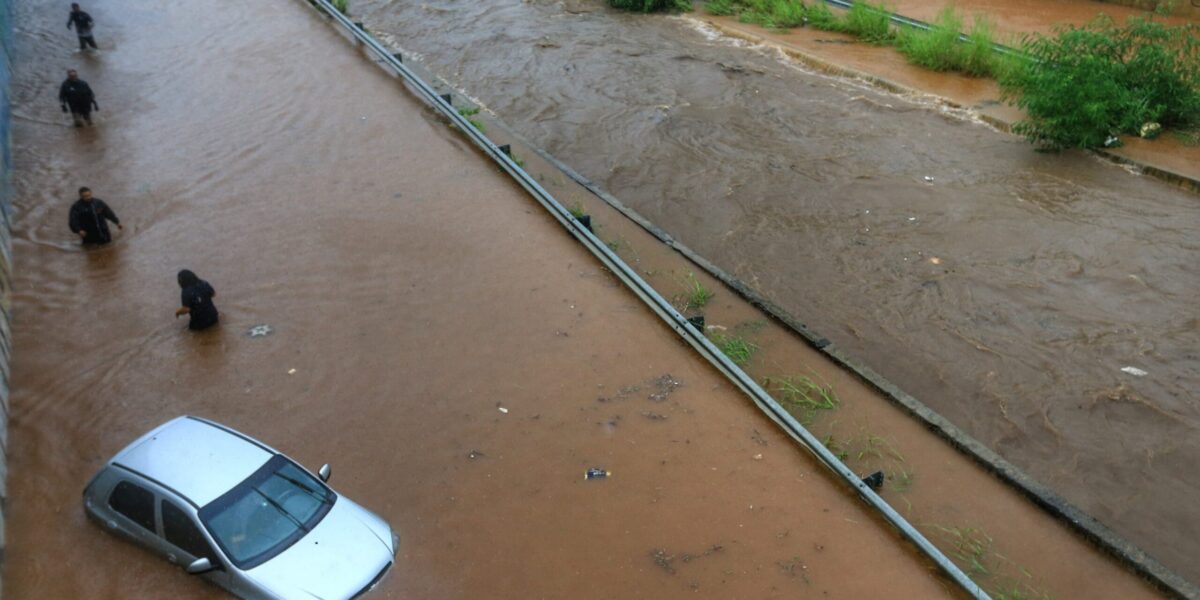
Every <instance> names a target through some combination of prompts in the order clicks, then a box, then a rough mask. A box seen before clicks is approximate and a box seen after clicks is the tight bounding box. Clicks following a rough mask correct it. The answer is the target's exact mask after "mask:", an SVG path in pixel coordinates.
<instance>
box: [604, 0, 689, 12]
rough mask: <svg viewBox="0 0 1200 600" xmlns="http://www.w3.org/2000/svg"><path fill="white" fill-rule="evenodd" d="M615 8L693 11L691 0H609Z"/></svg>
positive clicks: (634, 10) (641, 10)
mask: <svg viewBox="0 0 1200 600" xmlns="http://www.w3.org/2000/svg"><path fill="white" fill-rule="evenodd" d="M608 5H609V6H611V7H613V8H619V9H621V10H627V11H630V12H640V13H652V12H691V10H692V3H691V0H608Z"/></svg>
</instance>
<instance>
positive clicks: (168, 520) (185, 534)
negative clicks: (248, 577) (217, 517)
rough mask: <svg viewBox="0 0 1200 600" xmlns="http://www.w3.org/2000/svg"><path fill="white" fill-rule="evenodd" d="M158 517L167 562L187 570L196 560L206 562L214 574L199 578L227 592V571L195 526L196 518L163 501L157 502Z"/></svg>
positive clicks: (206, 539)
mask: <svg viewBox="0 0 1200 600" xmlns="http://www.w3.org/2000/svg"><path fill="white" fill-rule="evenodd" d="M159 516H160V519H161V521H162V538H163V542H164V544H165V546H164V547H165V549H166V555H167V560H169V561H171V562H172V563H174V564H177V565H179V566H180V567H183V568H184V569H186V568H187V566H188V565H190V564H192V562H193V561H195V560H196V559H198V558H207V559H208V560H209V561H210V562H212V566H213V570H212V571H209V572H208V573H205V574H203V575H202V577H204V578H205V579H207V580H209V581H211V582H213V583H215V584H217V585H219V586H221V587H223V588H226V589H228V588H229V569H228V567H227V566H226V563H225V561H224V559H223V558H222V557H221V556H220V555H219V554H218V553H217V552H216V551H215V550H214V549H213V545H212V542H210V541H209V539H208V537H207V536H205V535H204V532H203V531H202V530H201V529H200V526H199V525H198V524H197V523H196V516H195V514H194V513H193V512H192V511H188V510H185V509H183V508H181V506H180V505H179V504H177V503H175V502H174V501H172V500H170V499H166V498H164V499H162V500H161V501H160V502H159Z"/></svg>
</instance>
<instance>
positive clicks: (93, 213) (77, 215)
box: [67, 187, 124, 244]
mask: <svg viewBox="0 0 1200 600" xmlns="http://www.w3.org/2000/svg"><path fill="white" fill-rule="evenodd" d="M109 221H112V222H113V224H114V225H116V226H117V229H124V227H123V226H122V225H121V220H120V219H118V218H117V213H114V212H113V210H112V209H111V208H109V207H108V204H105V202H104V201H103V200H101V199H99V198H93V197H92V190H91V189H90V188H86V187H81V188H79V199H78V200H76V201H75V203H74V204H72V205H71V214H70V218H69V220H68V222H67V226H68V227H70V228H71V232H72V233H74V234H75V235H77V236H79V237H80V238H82V239H83V243H85V244H107V243H109V242H111V241H112V233H110V232H109V231H108V222H109Z"/></svg>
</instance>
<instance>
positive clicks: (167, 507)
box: [83, 417, 399, 600]
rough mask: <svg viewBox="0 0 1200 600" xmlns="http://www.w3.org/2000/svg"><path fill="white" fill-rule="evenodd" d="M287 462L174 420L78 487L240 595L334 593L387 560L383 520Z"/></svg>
mask: <svg viewBox="0 0 1200 600" xmlns="http://www.w3.org/2000/svg"><path fill="white" fill-rule="evenodd" d="M329 473H330V470H329V465H325V466H323V467H321V469H320V470H319V471H318V476H316V477H314V476H313V475H312V474H310V473H309V472H308V471H307V470H305V469H304V468H303V467H301V466H300V465H298V464H296V463H295V462H293V461H292V460H291V459H290V458H288V457H286V456H284V455H283V454H280V453H279V452H276V451H275V450H273V449H271V448H270V447H268V446H266V445H264V444H262V443H261V442H259V441H257V440H255V439H253V438H251V437H249V436H247V435H244V434H241V433H238V432H237V431H234V430H232V429H230V428H228V427H225V426H223V425H219V424H217V423H213V422H212V421H207V420H204V419H199V418H196V417H179V418H177V419H174V420H172V421H169V422H167V423H165V424H163V425H160V426H159V427H158V428H156V429H155V430H153V431H151V432H150V433H147V434H146V435H144V436H142V437H141V438H140V439H138V440H137V441H135V442H133V443H132V444H130V445H129V446H128V447H126V448H125V449H124V450H122V451H120V452H119V453H117V455H116V456H114V457H113V458H112V460H110V461H108V464H106V465H104V468H102V469H100V472H99V473H97V474H96V476H95V477H93V478H92V481H91V482H90V483H88V485H87V488H85V489H84V490H83V506H84V510H86V511H87V514H88V516H89V517H91V518H93V519H94V520H96V521H97V522H98V523H100V525H101V526H102V527H104V528H105V529H108V530H109V531H112V532H115V533H119V534H122V535H124V536H126V537H128V538H131V539H132V540H133V541H134V542H137V543H138V544H141V545H142V546H145V547H147V548H149V549H150V550H151V551H153V552H155V553H157V554H160V555H162V556H163V557H165V558H166V559H167V560H168V561H170V562H172V563H174V564H176V565H180V566H182V567H184V568H186V569H187V572H188V573H192V574H194V575H197V576H200V577H204V578H205V579H208V580H209V581H211V582H212V583H215V584H217V585H219V586H221V587H222V588H225V589H226V590H228V591H229V592H230V593H232V594H234V595H236V596H239V597H241V598H246V599H247V600H251V599H253V600H257V599H260V598H261V599H271V600H284V599H287V600H291V599H297V600H299V599H303V600H313V599H314V598H316V599H321V600H342V599H346V598H355V597H357V596H360V595H362V594H365V593H366V592H367V591H369V590H370V589H371V588H373V587H374V586H375V585H376V584H377V583H379V581H380V580H381V579H382V578H383V576H384V574H385V573H387V570H388V568H389V567H391V566H392V562H393V561H394V560H395V556H396V548H397V546H398V545H399V539H398V538H397V537H396V536H395V535H394V534H393V533H392V528H391V527H390V526H389V525H388V524H387V522H386V521H384V520H383V519H381V518H379V517H377V516H376V515H375V514H373V513H371V512H370V511H368V510H366V509H365V508H363V507H361V506H359V505H357V504H355V503H353V502H351V501H350V500H349V499H347V498H345V497H343V496H340V495H338V494H337V492H334V491H333V490H332V489H330V488H329V486H327V485H325V481H327V480H328V479H329Z"/></svg>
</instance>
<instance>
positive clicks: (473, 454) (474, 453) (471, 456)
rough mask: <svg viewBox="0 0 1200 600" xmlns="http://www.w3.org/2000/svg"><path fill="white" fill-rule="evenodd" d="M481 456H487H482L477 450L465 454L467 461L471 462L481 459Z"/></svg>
mask: <svg viewBox="0 0 1200 600" xmlns="http://www.w3.org/2000/svg"><path fill="white" fill-rule="evenodd" d="M483 456H487V455H486V454H484V453H482V452H480V451H478V450H472V451H470V452H468V453H467V458H469V459H471V460H475V459H476V458H480V457H483Z"/></svg>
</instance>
